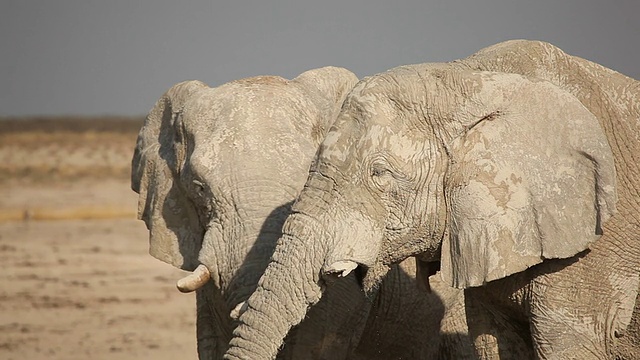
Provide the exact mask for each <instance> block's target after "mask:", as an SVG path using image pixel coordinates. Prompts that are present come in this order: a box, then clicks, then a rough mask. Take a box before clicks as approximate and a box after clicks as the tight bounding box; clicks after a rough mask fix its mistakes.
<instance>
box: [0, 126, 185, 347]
mask: <svg viewBox="0 0 640 360" xmlns="http://www.w3.org/2000/svg"><path fill="white" fill-rule="evenodd" d="M21 121H23V120H21ZM7 124H9V123H8V122H6V121H4V122H3V120H0V263H1V264H2V270H3V271H2V272H0V359H86V358H91V359H140V358H154V359H173V358H184V359H194V358H197V355H196V339H195V297H194V295H193V294H188V295H185V294H181V293H179V292H178V291H177V290H176V288H175V281H176V280H177V279H178V278H179V277H181V276H182V274H183V272H182V271H180V270H177V269H174V268H172V267H171V266H169V265H167V264H164V263H162V262H160V261H158V260H156V259H154V258H152V257H151V256H149V255H148V253H147V238H148V235H147V230H146V228H145V226H144V223H143V222H142V221H139V220H136V219H135V212H136V202H137V196H136V194H135V193H133V192H132V191H131V190H130V188H129V180H128V172H129V162H130V159H131V155H132V152H133V146H134V144H135V135H136V132H137V130H136V129H137V128H138V127H139V125H140V123H139V121H137V122H134V123H133V124H129V123H127V124H125V125H123V123H122V122H116V121H114V122H113V125H112V124H111V123H110V121H109V119H102V121H101V122H98V121H96V122H95V124H100V125H99V126H96V125H91V124H89V125H88V124H87V123H86V122H80V124H79V125H78V124H77V123H76V121H75V120H74V121H69V120H67V121H66V122H64V121H63V122H62V123H60V121H58V123H55V122H47V123H37V122H33V121H32V122H30V123H27V122H24V123H22V124H21V123H18V125H16V123H15V122H14V123H11V124H9V125H10V126H8V125H7ZM74 124H75V125H74ZM43 129H44V130H43Z"/></svg>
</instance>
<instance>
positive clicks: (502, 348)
mask: <svg viewBox="0 0 640 360" xmlns="http://www.w3.org/2000/svg"><path fill="white" fill-rule="evenodd" d="M639 133H640V85H639V82H638V81H636V80H634V79H631V78H628V77H626V76H624V75H622V74H619V73H617V72H615V71H612V70H609V69H607V68H604V67H602V66H600V65H597V64H594V63H592V62H589V61H586V60H584V59H580V58H577V57H574V56H571V55H567V54H565V53H563V52H562V51H561V50H560V49H558V48H556V47H554V46H552V45H550V44H546V43H542V42H536V41H523V40H517V41H510V42H505V43H501V44H497V45H495V46H492V47H489V48H486V49H483V50H481V51H480V52H478V53H477V54H475V55H473V56H471V57H469V58H466V59H462V60H458V61H454V62H451V63H426V64H418V65H407V66H401V67H397V68H394V69H391V70H389V71H387V72H384V73H381V74H378V75H374V76H371V77H368V78H365V79H363V80H361V81H360V82H359V83H358V84H357V85H356V86H355V87H354V89H353V90H352V91H351V92H350V94H349V95H348V96H347V99H346V100H345V103H344V105H343V107H342V111H341V113H340V115H338V119H337V120H336V122H335V123H334V125H333V127H332V128H331V130H330V131H329V134H328V135H327V137H326V138H325V140H324V141H323V143H322V145H321V146H320V150H319V151H318V155H317V157H316V160H315V161H314V164H313V166H312V168H311V170H310V173H309V178H308V180H307V183H306V185H305V187H304V190H303V191H302V192H301V193H300V195H299V197H298V198H297V200H296V202H295V203H294V205H293V207H292V214H291V215H290V216H289V217H288V218H287V220H286V221H285V223H284V225H283V236H282V238H281V239H280V240H279V242H278V246H277V247H276V250H275V252H274V254H273V256H272V261H271V263H270V264H269V265H268V267H267V269H266V270H265V273H264V275H263V276H262V278H261V279H260V281H259V286H258V287H257V289H256V291H255V292H254V293H253V294H252V295H251V297H250V298H249V300H248V304H249V310H247V311H246V312H245V313H244V314H243V315H242V316H241V317H240V319H239V320H240V325H239V326H238V327H237V328H236V329H235V331H234V338H233V339H232V341H231V347H230V348H229V350H228V352H227V354H226V355H225V358H226V359H268V358H270V357H271V356H272V355H271V354H272V353H273V351H274V350H273V349H274V348H277V347H278V346H279V345H280V343H281V342H282V339H283V338H284V336H285V335H286V334H287V331H288V329H289V328H290V326H291V325H293V324H296V323H298V322H299V321H300V320H302V319H303V318H304V316H305V313H306V311H307V308H308V307H309V306H311V305H313V304H315V303H316V302H317V301H318V300H319V299H320V298H321V296H322V294H323V291H324V289H325V283H326V278H327V277H328V276H332V274H334V273H336V272H338V273H340V272H342V273H343V272H344V271H348V270H349V269H353V268H355V269H356V270H355V271H359V272H360V273H363V274H364V277H363V286H364V288H365V289H366V290H367V291H373V290H375V289H376V288H377V287H378V286H379V284H380V281H381V279H382V278H383V275H385V274H386V273H387V272H388V271H389V268H390V265H391V264H394V263H397V262H400V261H402V260H403V259H406V258H408V257H411V256H415V257H416V258H417V259H419V260H418V261H419V262H420V263H421V264H423V265H421V266H428V264H430V263H432V262H440V265H441V275H442V279H443V280H444V281H445V283H448V284H450V285H452V286H455V287H458V288H463V289H465V299H466V300H465V301H466V304H465V307H466V312H467V314H466V316H467V320H468V323H469V333H470V335H471V336H472V338H473V340H474V344H475V349H476V354H477V355H478V356H479V357H480V358H484V359H497V358H500V359H527V358H543V359H607V358H614V357H619V358H624V357H625V356H633V355H625V354H629V351H627V350H633V349H623V350H621V347H623V346H622V342H621V341H622V340H624V338H625V336H629V335H624V334H625V331H626V333H627V334H628V333H629V332H630V333H631V334H632V336H636V335H637V332H638V331H637V329H627V327H628V325H629V323H630V322H632V317H633V318H634V319H637V313H635V314H634V313H633V309H634V303H635V301H636V296H637V293H638V277H639V271H640V238H639V237H640V223H638V218H640V198H639V197H638V192H637V191H638V190H637V189H638V188H640V167H639V163H640V162H639V161H638V154H639V153H640V142H639V140H638V136H637V134H639ZM300 259H304V261H300ZM283 276H285V277H287V279H289V281H288V282H287V287H283V286H282V281H281V278H282V277H283ZM291 284H295V285H291ZM312 308H313V307H312ZM257 319H260V321H256V320H257ZM633 323H634V324H637V323H638V322H637V320H634V321H633ZM633 334H635V335H633ZM628 343H629V344H633V341H631V342H628ZM635 343H636V344H637V340H636V342H635ZM623 353H625V354H623ZM636 355H637V353H636Z"/></svg>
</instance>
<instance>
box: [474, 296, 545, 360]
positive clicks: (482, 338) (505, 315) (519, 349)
mask: <svg viewBox="0 0 640 360" xmlns="http://www.w3.org/2000/svg"><path fill="white" fill-rule="evenodd" d="M495 288H496V286H492V285H486V286H484V287H479V288H469V289H466V290H465V311H466V315H467V324H468V327H469V336H470V338H471V340H472V341H473V345H474V347H475V352H476V356H477V357H478V358H479V359H500V360H510V359H515V360H525V359H535V357H534V354H533V351H532V344H531V337H530V332H529V329H528V325H527V323H526V320H525V319H523V318H521V317H520V316H518V315H517V313H516V312H515V311H512V309H510V307H509V306H507V305H505V304H504V301H500V300H498V299H496V296H495V292H494V291H497V289H495ZM492 292H493V294H492ZM510 310H511V311H510Z"/></svg>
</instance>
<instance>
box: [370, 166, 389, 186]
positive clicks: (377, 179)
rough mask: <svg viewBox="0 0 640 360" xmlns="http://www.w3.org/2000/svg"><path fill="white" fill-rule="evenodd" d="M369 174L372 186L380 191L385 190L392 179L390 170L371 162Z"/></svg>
mask: <svg viewBox="0 0 640 360" xmlns="http://www.w3.org/2000/svg"><path fill="white" fill-rule="evenodd" d="M370 175H371V181H372V182H373V184H374V186H375V187H376V188H378V189H379V190H381V191H385V190H387V189H388V188H389V186H391V184H392V182H393V179H394V176H393V173H392V172H391V170H390V169H389V168H387V167H385V166H384V165H382V164H373V166H372V167H371V170H370Z"/></svg>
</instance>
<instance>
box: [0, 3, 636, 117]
mask: <svg viewBox="0 0 640 360" xmlns="http://www.w3.org/2000/svg"><path fill="white" fill-rule="evenodd" d="M639 15H640V1H638V0H613V1H604V0H601V1H595V0H535V1H532V0H495V1H480V0H466V1H461V0H428V1H425V0H422V1H419V0H412V1H402V0H394V1H383V0H357V1H349V0H322V1H295V0H291V1H268V0H254V1H236V0H234V1H212V0H192V1H169V0H137V1H135V0H109V1H98V0H9V1H7V2H5V3H4V4H3V7H2V12H1V13H0V49H1V50H0V53H1V54H2V55H1V56H0V81H1V82H2V86H1V87H0V116H14V115H100V114H116V115H139V114H144V113H146V112H147V111H148V110H149V109H150V108H151V106H153V103H154V102H155V100H156V99H157V98H158V97H159V96H160V95H162V93H163V92H164V91H165V90H166V89H168V88H169V87H170V86H171V85H172V84H174V83H176V82H178V81H182V80H187V79H199V80H203V81H205V82H207V83H208V84H209V85H211V86H216V85H219V84H222V83H224V82H227V81H230V80H233V79H237V78H241V77H247V76H253V75H259V74H274V75H282V76H284V77H287V78H291V77H294V76H296V75H297V74H299V73H300V72H302V71H304V70H307V69H310V68H314V67H320V66H325V65H337V66H344V67H346V68H349V69H350V70H352V71H354V72H355V73H356V74H357V75H358V76H360V77H362V76H366V75H371V74H374V73H377V72H380V71H384V70H386V69H388V68H391V67H394V66H398V65H403V64H410V63H419V62H427V61H449V60H453V59H456V58H460V57H465V56H467V55H470V54H472V53H473V52H475V51H477V50H479V49H480V48H483V47H485V46H488V45H491V44H493V43H496V42H499V41H503V40H507V39H515V38H526V39H540V40H545V41H549V42H551V43H553V44H555V45H557V46H559V47H561V48H562V49H563V50H565V51H567V52H568V53H571V54H574V55H578V56H581V57H584V58H587V59H589V60H592V61H596V62H598V63H600V64H602V65H605V66H607V67H610V68H612V69H614V70H617V71H620V72H622V73H624V74H626V75H629V76H631V77H634V78H636V79H640V20H639Z"/></svg>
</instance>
